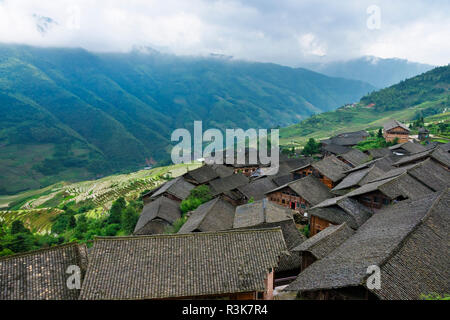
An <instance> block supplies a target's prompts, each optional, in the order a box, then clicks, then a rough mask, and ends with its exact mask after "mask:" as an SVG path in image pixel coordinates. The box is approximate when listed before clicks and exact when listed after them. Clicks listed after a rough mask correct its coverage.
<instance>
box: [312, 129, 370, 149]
mask: <svg viewBox="0 0 450 320" xmlns="http://www.w3.org/2000/svg"><path fill="white" fill-rule="evenodd" d="M367 137H369V133H368V132H367V131H364V130H362V131H354V132H344V133H340V134H338V135H336V136H333V137H331V138H329V139H326V140H321V141H320V142H321V144H322V146H326V145H338V146H344V147H354V146H356V145H357V144H358V143H360V142H361V141H364V140H366V139H367Z"/></svg>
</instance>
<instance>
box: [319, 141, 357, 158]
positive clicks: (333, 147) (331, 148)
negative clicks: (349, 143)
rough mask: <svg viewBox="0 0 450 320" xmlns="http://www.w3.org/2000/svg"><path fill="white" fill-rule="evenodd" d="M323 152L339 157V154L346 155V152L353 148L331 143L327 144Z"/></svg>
mask: <svg viewBox="0 0 450 320" xmlns="http://www.w3.org/2000/svg"><path fill="white" fill-rule="evenodd" d="M322 150H323V151H328V152H330V153H333V154H335V155H339V154H343V153H346V152H348V151H350V150H351V148H350V147H345V146H341V145H339V144H334V143H331V144H327V145H325V146H323V147H322Z"/></svg>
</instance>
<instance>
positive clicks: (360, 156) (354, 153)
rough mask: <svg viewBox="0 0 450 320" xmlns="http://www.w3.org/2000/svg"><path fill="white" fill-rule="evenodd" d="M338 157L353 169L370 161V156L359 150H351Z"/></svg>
mask: <svg viewBox="0 0 450 320" xmlns="http://www.w3.org/2000/svg"><path fill="white" fill-rule="evenodd" d="M336 157H337V158H338V159H339V160H341V161H342V162H344V163H345V164H347V165H348V166H350V167H351V168H354V167H357V166H359V165H361V164H363V163H366V162H368V161H369V160H370V158H369V156H368V155H366V154H365V153H364V152H362V151H361V150H358V149H351V150H349V151H347V152H345V153H342V154H339V155H337V156H336Z"/></svg>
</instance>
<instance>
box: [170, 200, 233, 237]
mask: <svg viewBox="0 0 450 320" xmlns="http://www.w3.org/2000/svg"><path fill="white" fill-rule="evenodd" d="M234 212H235V207H234V206H233V205H232V204H230V203H229V202H228V201H225V200H223V199H221V198H220V197H218V198H215V199H213V200H211V201H209V202H207V203H204V204H202V205H201V206H200V207H198V208H197V209H196V210H194V211H193V212H192V213H191V216H190V217H189V219H188V220H187V221H186V223H185V224H184V225H183V226H182V227H181V229H180V231H179V232H178V233H189V232H194V231H201V232H205V231H219V230H227V229H231V228H233V221H234Z"/></svg>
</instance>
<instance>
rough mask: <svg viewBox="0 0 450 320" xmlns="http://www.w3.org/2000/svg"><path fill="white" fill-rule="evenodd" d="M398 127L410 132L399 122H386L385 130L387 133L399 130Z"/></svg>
mask: <svg viewBox="0 0 450 320" xmlns="http://www.w3.org/2000/svg"><path fill="white" fill-rule="evenodd" d="M397 127H401V128H403V129H405V130H408V131H410V130H409V128H408V127H407V126H406V125H405V124H403V123H401V122H400V121H397V120H389V121H388V122H386V123H385V124H384V130H385V131H389V130H391V129H394V128H397Z"/></svg>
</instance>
